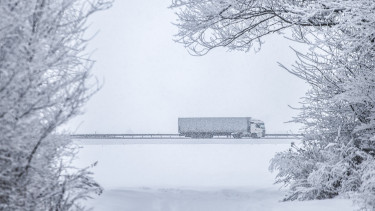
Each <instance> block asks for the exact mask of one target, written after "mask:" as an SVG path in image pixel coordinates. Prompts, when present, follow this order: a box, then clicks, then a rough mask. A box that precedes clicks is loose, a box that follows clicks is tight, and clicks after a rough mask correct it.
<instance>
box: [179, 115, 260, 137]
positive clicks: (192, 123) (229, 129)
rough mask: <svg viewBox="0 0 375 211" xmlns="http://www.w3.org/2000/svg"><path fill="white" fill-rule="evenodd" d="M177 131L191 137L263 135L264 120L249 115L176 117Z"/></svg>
mask: <svg viewBox="0 0 375 211" xmlns="http://www.w3.org/2000/svg"><path fill="white" fill-rule="evenodd" d="M178 132H179V134H180V135H181V136H185V137H192V138H212V137H213V136H233V137H234V138H242V137H253V138H260V137H264V136H265V133H266V131H265V127H264V122H262V121H260V120H256V119H253V118H251V117H195V118H178Z"/></svg>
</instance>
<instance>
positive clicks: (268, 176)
mask: <svg viewBox="0 0 375 211" xmlns="http://www.w3.org/2000/svg"><path fill="white" fill-rule="evenodd" d="M292 141H295V140H285V139H280V140H279V139H266V140H262V139H258V140H249V139H247V140H246V139H243V140H235V139H212V140H191V139H185V140H170V139H169V140H168V139H167V140H162V139H160V140H155V139H137V140H76V141H75V142H76V143H77V144H79V145H81V146H82V149H81V150H80V152H79V158H78V160H76V165H77V166H80V167H83V166H87V165H89V164H91V163H93V162H95V161H99V163H98V166H96V167H95V168H94V169H93V171H94V177H95V179H96V180H97V181H98V182H99V183H100V184H101V185H102V186H103V187H104V189H105V191H104V193H103V194H102V195H101V196H99V197H96V198H95V199H93V200H90V201H88V202H87V203H88V205H89V206H91V207H93V208H94V210H98V211H101V210H102V211H112V210H113V211H115V210H124V211H250V210H254V211H263V210H264V211H269V210H278V211H281V210H283V211H297V210H298V211H305V210H306V211H309V210H311V211H315V210H318V211H331V210H332V211H335V210H340V211H350V210H353V209H354V207H353V206H352V202H351V201H350V200H346V199H333V200H320V201H306V202H280V200H281V199H282V197H283V194H284V192H283V190H280V186H278V185H274V184H273V181H274V176H275V174H274V173H270V172H269V171H268V165H269V161H270V159H271V158H272V157H273V155H274V154H275V153H276V152H278V151H282V150H285V149H287V148H288V147H289V146H290V143H291V142H292Z"/></svg>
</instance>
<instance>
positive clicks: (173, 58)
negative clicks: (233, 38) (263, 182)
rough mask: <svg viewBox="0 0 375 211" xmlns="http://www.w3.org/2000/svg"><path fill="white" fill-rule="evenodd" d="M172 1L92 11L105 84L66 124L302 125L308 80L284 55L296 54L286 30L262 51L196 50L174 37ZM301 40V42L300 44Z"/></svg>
mask: <svg viewBox="0 0 375 211" xmlns="http://www.w3.org/2000/svg"><path fill="white" fill-rule="evenodd" d="M168 6H169V1H161V0H157V1H156V0H155V1H145V0H126V1H125V0H121V1H116V2H115V3H114V5H113V7H112V8H111V9H110V10H108V11H104V12H102V13H100V14H97V15H96V16H95V17H93V18H92V19H91V24H90V33H91V35H93V34H95V32H96V31H98V32H99V33H98V34H97V35H96V36H95V37H94V39H93V40H91V42H90V44H89V47H88V52H93V54H92V58H93V59H94V60H96V61H97V62H96V64H95V66H94V68H93V71H92V73H93V75H94V76H95V77H96V78H97V79H98V80H99V81H100V82H101V83H102V85H103V87H102V89H101V90H100V91H99V92H98V93H97V94H95V95H94V96H93V97H92V98H91V100H90V101H89V102H88V103H87V104H86V105H85V107H84V109H83V110H84V112H85V113H84V114H83V115H80V116H78V117H76V118H74V119H73V120H71V121H70V122H68V123H67V125H66V126H65V128H66V129H68V130H70V131H71V132H76V133H177V118H178V117H254V118H257V119H261V120H263V121H264V122H265V124H266V130H267V131H268V132H287V131H293V132H298V128H299V127H300V125H296V124H291V123H289V124H286V123H285V122H287V121H289V120H291V119H292V117H293V116H296V115H297V114H298V111H296V110H293V109H291V108H290V107H289V105H290V106H293V107H298V106H299V104H298V102H299V101H300V98H301V97H302V96H303V95H304V93H305V92H306V91H307V85H306V84H305V83H304V82H303V81H302V80H300V79H298V78H297V77H295V76H293V75H291V74H290V73H288V72H287V71H285V70H284V69H282V68H281V67H279V65H278V63H277V62H280V63H282V64H284V65H286V66H290V65H291V64H292V63H293V62H294V60H295V59H296V58H295V56H294V54H293V52H292V50H291V49H290V46H291V45H293V44H294V43H293V42H291V41H288V40H287V39H285V38H283V36H282V35H271V36H270V37H268V38H267V39H265V40H264V42H265V43H264V45H263V46H262V49H261V50H260V51H259V52H258V53H255V52H254V51H250V52H236V51H233V52H228V51H227V50H226V49H215V50H213V51H211V52H210V53H209V54H208V55H205V56H191V55H190V54H189V53H188V51H187V50H186V49H185V48H184V47H183V45H182V44H179V43H176V42H175V41H173V39H175V37H174V36H173V35H174V34H176V33H177V27H176V26H174V25H173V24H172V22H174V21H175V20H176V18H177V17H176V16H175V15H174V12H173V11H172V10H170V9H168V8H167V7H168ZM294 47H298V46H294Z"/></svg>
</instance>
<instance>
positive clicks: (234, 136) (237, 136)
mask: <svg viewBox="0 0 375 211" xmlns="http://www.w3.org/2000/svg"><path fill="white" fill-rule="evenodd" d="M233 138H236V139H240V138H241V135H240V134H233Z"/></svg>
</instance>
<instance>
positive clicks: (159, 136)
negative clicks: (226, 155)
mask: <svg viewBox="0 0 375 211" xmlns="http://www.w3.org/2000/svg"><path fill="white" fill-rule="evenodd" d="M70 136H71V137H72V138H76V139H190V138H189V137H185V136H180V134H72V135H70ZM302 137H303V135H302V134H266V135H265V137H264V138H266V139H283V138H285V139H300V138H302ZM213 138H216V139H234V138H233V137H231V136H214V137H213ZM242 139H252V138H250V137H243V138H242Z"/></svg>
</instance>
